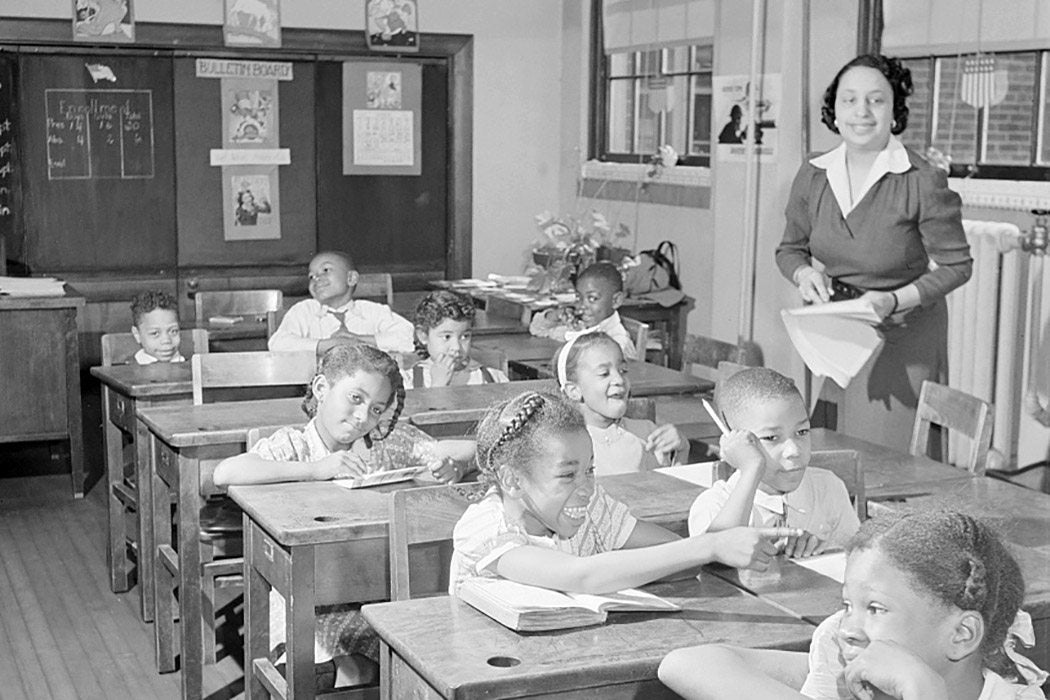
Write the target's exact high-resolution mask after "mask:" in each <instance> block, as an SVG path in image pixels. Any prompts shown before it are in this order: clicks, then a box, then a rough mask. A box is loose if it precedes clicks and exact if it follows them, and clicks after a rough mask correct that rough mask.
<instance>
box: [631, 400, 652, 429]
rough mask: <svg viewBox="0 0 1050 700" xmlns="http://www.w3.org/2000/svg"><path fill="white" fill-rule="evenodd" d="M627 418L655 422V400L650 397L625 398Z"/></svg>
mask: <svg viewBox="0 0 1050 700" xmlns="http://www.w3.org/2000/svg"><path fill="white" fill-rule="evenodd" d="M624 416H625V417H627V418H634V419H636V420H651V421H653V422H654V423H655V422H656V401H654V400H653V399H652V398H650V397H642V398H635V399H627V412H626V413H625V414H624Z"/></svg>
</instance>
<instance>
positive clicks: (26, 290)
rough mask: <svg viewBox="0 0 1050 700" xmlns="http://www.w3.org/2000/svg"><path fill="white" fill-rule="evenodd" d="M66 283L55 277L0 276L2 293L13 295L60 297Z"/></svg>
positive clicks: (0, 291)
mask: <svg viewBox="0 0 1050 700" xmlns="http://www.w3.org/2000/svg"><path fill="white" fill-rule="evenodd" d="M63 285H64V283H63V282H62V280H60V279H55V278H54V277H0V294H6V295H8V296H13V297H60V296H62V295H63V294H65V288H64V286H63Z"/></svg>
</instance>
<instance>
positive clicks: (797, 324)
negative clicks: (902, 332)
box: [780, 299, 883, 389]
mask: <svg viewBox="0 0 1050 700" xmlns="http://www.w3.org/2000/svg"><path fill="white" fill-rule="evenodd" d="M780 315H781V318H783V319H784V326H785V327H786V328H787V332H788V337H790V338H791V342H792V343H793V344H794V346H795V350H797V351H798V354H799V355H801V356H802V361H803V362H805V363H806V366H807V367H809V369H810V371H812V372H813V374H815V375H817V376H818V377H830V378H831V379H832V380H833V381H834V382H835V383H836V384H838V385H839V386H840V387H842V388H843V389H845V388H846V386H847V385H849V383H850V381H851V380H852V379H853V378H854V377H856V376H857V373H858V372H860V370H861V368H862V367H863V366H864V364H865V363H866V362H867V361H868V360H869V359H871V356H872V355H874V354H875V352H876V351H877V350H878V349H879V348H881V347H882V341H883V338H882V335H881V334H880V333H879V332H878V330H876V328H875V326H876V325H878V324H879V323H880V319H879V315H878V314H877V313H875V308H874V307H873V306H872V305H871V302H870V301H868V300H865V299H851V300H849V301H834V302H830V303H827V304H814V305H812V306H803V307H802V308H800V309H784V310H783V311H781V312H780Z"/></svg>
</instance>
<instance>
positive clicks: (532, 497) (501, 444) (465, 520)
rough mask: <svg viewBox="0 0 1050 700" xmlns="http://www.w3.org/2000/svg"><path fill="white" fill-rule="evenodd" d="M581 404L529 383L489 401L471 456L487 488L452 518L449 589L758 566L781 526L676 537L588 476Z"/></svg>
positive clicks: (565, 587) (579, 585)
mask: <svg viewBox="0 0 1050 700" xmlns="http://www.w3.org/2000/svg"><path fill="white" fill-rule="evenodd" d="M592 457H593V450H592V449H591V438H590V435H588V434H587V429H586V424H585V423H584V420H583V416H581V415H580V413H579V411H577V410H576V408H575V407H574V406H573V405H572V404H570V403H569V402H568V401H566V400H565V399H564V398H562V397H560V396H556V395H554V394H545V393H537V392H526V393H524V394H521V395H519V396H517V397H515V398H514V399H511V400H510V401H505V402H502V403H500V404H497V405H496V406H494V407H492V408H490V409H489V411H488V413H487V414H486V415H485V418H484V419H483V420H482V421H481V424H480V425H479V426H478V450H477V461H478V466H479V468H480V471H481V480H482V481H484V482H487V483H488V484H489V485H490V487H491V488H490V489H489V491H488V493H486V495H485V497H484V498H483V499H482V500H481V501H480V502H478V503H475V504H472V505H471V506H469V507H468V508H467V510H466V512H465V513H464V514H463V516H462V517H461V518H460V520H459V522H458V523H456V527H455V529H454V531H453V548H454V550H453V553H452V564H451V574H450V581H449V593H450V594H452V595H455V594H456V592H457V590H458V589H459V585H460V583H462V582H463V581H465V580H466V579H468V578H471V577H476V576H487V577H503V578H507V579H511V580H514V581H518V582H520V583H526V584H531V585H535V586H543V587H545V588H553V589H556V590H562V591H572V592H580V593H607V592H609V591H617V590H620V589H622V588H629V587H632V586H639V585H642V584H645V583H648V582H650V581H654V580H656V579H658V578H662V577H664V576H667V575H669V574H672V573H675V572H677V571H681V570H683V569H689V568H692V567H695V566H699V565H701V564H705V563H707V562H711V561H719V562H722V563H724V564H728V565H729V566H736V567H749V568H754V569H758V570H765V569H766V567H768V566H769V562H770V561H771V559H772V556H773V553H774V548H773V544H772V542H771V538H776V537H780V536H787V535H790V534H797V531H792V530H788V529H787V528H771V529H766V530H760V529H752V528H742V527H738V528H732V529H729V530H724V531H722V532H717V533H712V534H709V535H703V536H699V537H690V538H687V539H679V538H678V536H677V535H675V534H674V533H671V532H669V531H668V530H665V529H664V528H662V527H660V526H659V525H655V524H653V523H647V522H641V521H639V520H636V519H635V518H634V516H632V515H631V514H630V512H629V511H628V510H627V506H625V505H624V504H623V503H620V502H619V501H616V500H614V499H613V498H611V497H610V496H609V495H608V494H606V493H605V491H604V490H603V489H602V488H601V486H597V485H596V484H595V483H594V468H593V466H592Z"/></svg>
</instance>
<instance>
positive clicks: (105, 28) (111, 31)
mask: <svg viewBox="0 0 1050 700" xmlns="http://www.w3.org/2000/svg"><path fill="white" fill-rule="evenodd" d="M73 40H74V41H115V42H119V43H128V44H130V43H131V42H133V41H135V15H134V13H133V12H132V0H73Z"/></svg>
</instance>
